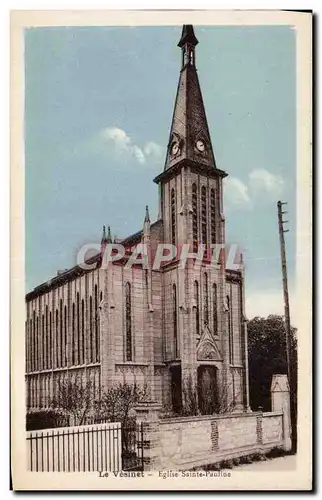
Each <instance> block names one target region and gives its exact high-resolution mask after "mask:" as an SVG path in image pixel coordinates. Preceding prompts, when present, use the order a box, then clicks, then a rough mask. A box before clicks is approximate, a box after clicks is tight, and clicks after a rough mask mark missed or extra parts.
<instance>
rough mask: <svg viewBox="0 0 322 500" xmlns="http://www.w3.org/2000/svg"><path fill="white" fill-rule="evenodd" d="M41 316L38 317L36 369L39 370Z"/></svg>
mask: <svg viewBox="0 0 322 500" xmlns="http://www.w3.org/2000/svg"><path fill="white" fill-rule="evenodd" d="M39 354H40V353H39V318H38V316H37V319H36V370H37V371H38V370H39Z"/></svg>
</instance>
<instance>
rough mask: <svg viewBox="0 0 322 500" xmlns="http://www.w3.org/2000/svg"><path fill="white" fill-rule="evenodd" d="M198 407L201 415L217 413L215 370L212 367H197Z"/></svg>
mask: <svg viewBox="0 0 322 500" xmlns="http://www.w3.org/2000/svg"><path fill="white" fill-rule="evenodd" d="M198 405H199V411H200V413H201V414H202V415H211V414H213V413H215V412H216V411H218V388H217V368H216V367H215V366H213V365H200V366H199V367H198Z"/></svg>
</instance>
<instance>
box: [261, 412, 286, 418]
mask: <svg viewBox="0 0 322 500" xmlns="http://www.w3.org/2000/svg"><path fill="white" fill-rule="evenodd" d="M281 415H283V412H282V411H266V412H265V413H263V417H280V416H281Z"/></svg>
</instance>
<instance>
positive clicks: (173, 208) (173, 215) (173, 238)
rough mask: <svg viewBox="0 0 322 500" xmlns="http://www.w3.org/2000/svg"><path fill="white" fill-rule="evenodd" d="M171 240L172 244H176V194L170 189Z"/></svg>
mask: <svg viewBox="0 0 322 500" xmlns="http://www.w3.org/2000/svg"><path fill="white" fill-rule="evenodd" d="M171 241H172V245H175V244H176V195H175V191H174V189H173V188H172V189H171Z"/></svg>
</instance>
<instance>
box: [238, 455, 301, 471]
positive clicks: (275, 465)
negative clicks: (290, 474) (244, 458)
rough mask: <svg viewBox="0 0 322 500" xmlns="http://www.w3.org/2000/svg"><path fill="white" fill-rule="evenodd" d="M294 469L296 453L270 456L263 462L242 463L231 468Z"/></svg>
mask: <svg viewBox="0 0 322 500" xmlns="http://www.w3.org/2000/svg"><path fill="white" fill-rule="evenodd" d="M294 469H296V455H287V456H285V457H278V458H271V459H268V460H265V461H263V462H253V463H252V464H243V465H238V466H237V467H234V468H233V469H231V470H236V471H237V470H238V471H239V470H258V471H263V472H265V471H282V470H285V471H287V470H294Z"/></svg>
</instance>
